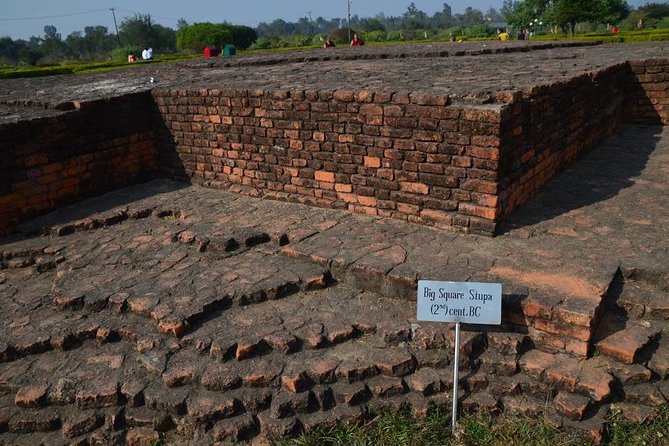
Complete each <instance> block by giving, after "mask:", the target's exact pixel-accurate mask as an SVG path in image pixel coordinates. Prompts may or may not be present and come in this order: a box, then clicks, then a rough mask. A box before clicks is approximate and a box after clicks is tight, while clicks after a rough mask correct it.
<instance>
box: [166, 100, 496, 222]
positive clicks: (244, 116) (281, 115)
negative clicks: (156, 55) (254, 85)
mask: <svg viewBox="0 0 669 446" xmlns="http://www.w3.org/2000/svg"><path fill="white" fill-rule="evenodd" d="M154 97H155V101H156V103H157V105H158V109H159V111H160V112H161V114H162V116H163V119H164V121H165V127H167V128H168V129H169V130H170V132H171V134H170V135H167V137H168V138H169V139H168V140H166V141H165V143H164V144H162V147H163V149H164V150H165V151H166V153H163V154H161V155H160V159H161V163H162V165H163V167H164V168H165V169H166V171H167V172H169V173H170V174H172V175H174V174H180V175H185V176H187V177H189V178H192V179H193V181H195V182H198V183H200V184H203V185H206V186H210V187H221V188H229V189H232V190H234V191H237V192H241V193H246V194H250V195H255V196H264V197H268V198H274V199H278V200H287V201H294V202H299V203H305V204H311V205H316V206H323V207H330V208H340V209H348V210H351V211H354V212H360V213H366V214H371V215H380V216H388V217H395V218H400V219H404V220H408V221H411V222H416V223H422V224H427V225H433V226H437V227H441V228H445V229H455V230H459V231H463V232H484V233H490V232H491V231H492V230H493V229H494V223H493V221H494V220H495V218H496V216H497V198H496V195H495V194H496V193H497V173H496V169H497V168H498V159H499V155H498V146H499V137H498V136H497V135H498V134H499V129H500V121H501V110H502V108H501V107H500V106H499V105H490V106H478V107H464V106H462V105H456V104H450V103H449V100H448V98H446V97H443V96H434V95H423V94H408V93H392V94H390V93H384V92H346V91H325V90H321V91H255V90H230V91H222V90H178V91H176V90H171V91H170V90H161V91H154Z"/></svg>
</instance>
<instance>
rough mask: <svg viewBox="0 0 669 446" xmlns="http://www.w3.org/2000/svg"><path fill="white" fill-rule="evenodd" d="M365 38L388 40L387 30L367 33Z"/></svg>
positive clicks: (375, 40) (373, 40) (379, 40)
mask: <svg viewBox="0 0 669 446" xmlns="http://www.w3.org/2000/svg"><path fill="white" fill-rule="evenodd" d="M365 40H368V41H370V42H385V41H386V32H385V31H372V32H368V33H367V34H365Z"/></svg>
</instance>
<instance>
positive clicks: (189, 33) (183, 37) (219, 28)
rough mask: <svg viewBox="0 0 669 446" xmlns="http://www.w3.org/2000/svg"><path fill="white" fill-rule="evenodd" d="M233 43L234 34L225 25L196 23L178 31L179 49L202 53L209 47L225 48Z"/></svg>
mask: <svg viewBox="0 0 669 446" xmlns="http://www.w3.org/2000/svg"><path fill="white" fill-rule="evenodd" d="M230 42H232V33H231V32H230V30H229V29H228V26H227V25H225V24H215V23H209V22H205V23H194V24H192V25H188V26H186V27H184V28H181V29H180V30H179V31H177V48H179V49H181V50H190V51H194V52H196V53H199V52H201V51H202V50H203V49H204V48H205V47H206V46H208V45H216V46H218V47H222V46H224V45H225V44H226V43H230Z"/></svg>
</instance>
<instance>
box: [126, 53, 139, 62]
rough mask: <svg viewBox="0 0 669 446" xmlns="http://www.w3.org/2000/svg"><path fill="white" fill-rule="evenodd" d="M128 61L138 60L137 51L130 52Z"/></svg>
mask: <svg viewBox="0 0 669 446" xmlns="http://www.w3.org/2000/svg"><path fill="white" fill-rule="evenodd" d="M128 62H129V63H135V62H137V56H135V53H130V54H128Z"/></svg>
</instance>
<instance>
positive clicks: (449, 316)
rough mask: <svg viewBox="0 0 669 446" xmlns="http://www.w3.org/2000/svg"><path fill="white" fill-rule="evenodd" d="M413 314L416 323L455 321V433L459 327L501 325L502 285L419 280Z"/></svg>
mask: <svg viewBox="0 0 669 446" xmlns="http://www.w3.org/2000/svg"><path fill="white" fill-rule="evenodd" d="M416 314H417V319H418V320H419V321H432V322H455V352H454V356H455V358H454V359H453V414H452V415H453V416H452V422H451V429H452V431H453V433H455V428H456V427H457V422H458V381H459V380H460V376H459V375H460V324H461V323H465V324H485V325H499V324H501V323H502V285H501V284H499V283H478V282H441V281H434V280H419V281H418V299H417V306H416Z"/></svg>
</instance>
